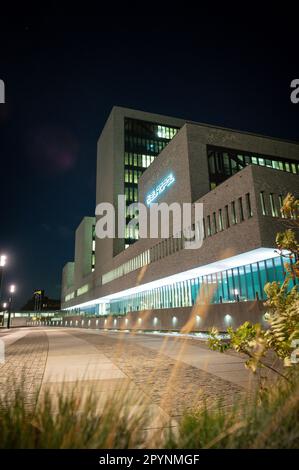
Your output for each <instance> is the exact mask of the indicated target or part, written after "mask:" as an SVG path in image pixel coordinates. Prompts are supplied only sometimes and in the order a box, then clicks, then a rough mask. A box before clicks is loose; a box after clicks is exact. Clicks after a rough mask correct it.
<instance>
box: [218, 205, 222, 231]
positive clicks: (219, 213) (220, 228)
mask: <svg viewBox="0 0 299 470" xmlns="http://www.w3.org/2000/svg"><path fill="white" fill-rule="evenodd" d="M218 221H219V230H220V231H222V230H223V219H222V210H221V209H219V212H218Z"/></svg>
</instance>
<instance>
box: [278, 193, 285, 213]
mask: <svg viewBox="0 0 299 470" xmlns="http://www.w3.org/2000/svg"><path fill="white" fill-rule="evenodd" d="M278 201H279V209H280V214H281V217H282V218H283V219H284V218H285V216H284V213H283V211H282V210H281V209H282V206H283V196H282V195H281V194H280V195H279V196H278Z"/></svg>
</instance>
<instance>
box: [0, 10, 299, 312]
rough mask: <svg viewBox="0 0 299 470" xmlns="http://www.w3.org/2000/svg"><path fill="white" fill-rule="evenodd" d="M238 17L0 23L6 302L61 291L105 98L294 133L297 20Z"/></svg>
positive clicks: (91, 184)
mask: <svg viewBox="0 0 299 470" xmlns="http://www.w3.org/2000/svg"><path fill="white" fill-rule="evenodd" d="M1 21H4V23H5V19H2V20H1ZM131 22H132V18H131ZM103 23H105V22H104V21H103V19H102V22H101V24H103ZM125 23H126V22H125ZM170 23H171V22H168V23H167V24H168V26H169V24H170ZM120 24H122V27H121V26H120ZM279 24H281V23H279ZM127 25H128V23H127ZM139 26H140V24H139ZM241 26H242V27H239V28H236V27H234V28H231V27H230V26H229V25H228V24H227V23H224V24H223V23H222V22H221V21H220V22H219V24H218V23H216V22H215V20H214V19H213V21H210V20H209V19H208V18H207V19H206V20H205V21H202V19H201V25H200V28H198V32H186V31H179V30H176V31H175V29H176V28H173V30H169V28H167V27H164V31H163V29H162V28H159V27H158V25H157V27H156V29H153V28H150V27H148V28H140V27H139V28H137V27H136V28H135V29H134V28H132V27H131V24H130V27H128V28H127V29H126V28H125V25H124V22H123V21H122V19H119V22H118V27H117V28H115V30H114V31H106V30H104V29H103V30H100V28H96V27H95V21H94V22H93V27H92V32H89V31H88V27H87V22H85V23H84V27H81V28H80V22H79V20H76V21H75V23H74V24H72V25H71V27H70V23H68V24H64V23H63V22H58V24H55V22H53V18H51V19H50V18H49V19H48V18H43V19H41V18H39V20H38V21H37V20H36V19H32V18H30V19H28V18H27V19H23V20H20V21H19V22H18V24H15V25H12V24H10V23H9V22H6V24H5V29H6V31H3V29H2V32H1V33H0V40H1V43H0V45H1V50H0V78H1V79H2V80H4V82H5V85H6V104H5V105H3V104H0V158H1V166H0V187H1V221H0V252H1V253H3V252H4V253H6V254H7V255H8V256H9V260H8V266H7V269H6V274H5V282H6V283H7V282H9V281H13V282H15V283H16V285H17V294H16V305H18V306H21V305H22V304H23V303H24V302H25V300H27V298H29V297H30V296H31V295H32V292H33V290H34V289H37V288H39V289H45V290H46V293H47V294H48V295H50V296H52V297H56V298H58V297H60V283H61V270H62V267H63V265H64V264H65V263H66V262H67V261H69V260H72V259H73V254H74V231H75V228H76V227H77V226H78V224H79V223H80V221H81V219H82V217H83V216H85V215H94V209H95V172H96V143H97V139H98V137H99V135H100V132H101V129H102V127H103V125H104V123H105V120H106V119H107V117H108V114H109V112H110V110H111V108H112V106H113V105H120V106H126V107H131V108H137V109H141V110H145V111H149V112H154V113H161V114H166V115H171V116H177V117H182V118H186V119H190V120H194V121H199V122H205V123H210V124H215V125H220V126H225V127H231V128H236V129H240V130H246V131H252V132H257V133H261V134H266V135H270V136H274V137H280V138H286V139H292V140H299V128H298V122H299V119H298V118H299V104H298V105H294V104H292V103H291V102H290V82H291V80H292V79H294V78H299V64H298V49H297V51H296V46H298V35H297V33H296V31H297V30H298V28H297V29H295V28H292V26H291V25H290V28H287V33H286V32H285V31H284V30H283V29H281V27H280V29H278V28H277V24H276V23H275V24H272V23H270V24H268V25H266V26H264V28H263V30H262V31H261V30H259V32H257V28H256V27H255V26H253V25H252V24H250V25H249V24H247V25H246V24H244V23H242V25H241ZM103 28H104V27H103ZM162 31H163V32H162ZM261 33H262V34H261ZM296 36H297V37H296Z"/></svg>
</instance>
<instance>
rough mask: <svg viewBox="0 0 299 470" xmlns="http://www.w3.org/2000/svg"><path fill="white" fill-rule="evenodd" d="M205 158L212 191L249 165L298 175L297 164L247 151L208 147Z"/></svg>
mask: <svg viewBox="0 0 299 470" xmlns="http://www.w3.org/2000/svg"><path fill="white" fill-rule="evenodd" d="M207 156H208V166H209V176H210V187H211V189H214V185H218V184H220V183H222V182H223V181H225V180H226V179H227V178H229V177H230V176H232V175H234V174H235V173H237V172H238V171H240V170H242V169H243V168H244V167H245V166H247V165H250V164H252V165H259V166H266V167H267V168H274V169H276V170H280V171H287V172H292V173H293V174H297V173H298V170H297V164H296V162H294V161H292V160H287V159H284V160H282V159H280V160H277V159H276V158H275V157H271V156H265V155H259V154H253V153H249V152H247V151H244V152H242V151H237V150H234V149H225V148H221V147H214V146H211V145H208V146H207Z"/></svg>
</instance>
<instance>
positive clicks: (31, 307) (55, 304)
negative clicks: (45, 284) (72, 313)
mask: <svg viewBox="0 0 299 470" xmlns="http://www.w3.org/2000/svg"><path fill="white" fill-rule="evenodd" d="M60 307H61V304H60V300H59V299H50V298H49V297H48V296H46V295H45V291H44V290H36V291H34V293H33V296H32V297H31V299H29V300H28V302H26V304H25V305H23V307H22V308H21V311H35V312H47V311H53V310H54V311H55V310H60Z"/></svg>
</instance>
